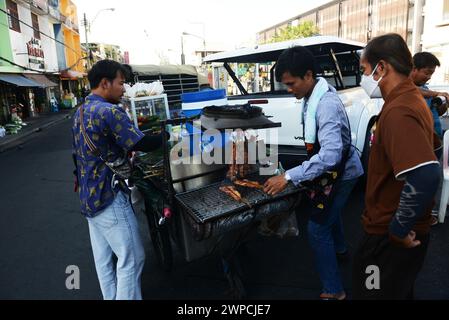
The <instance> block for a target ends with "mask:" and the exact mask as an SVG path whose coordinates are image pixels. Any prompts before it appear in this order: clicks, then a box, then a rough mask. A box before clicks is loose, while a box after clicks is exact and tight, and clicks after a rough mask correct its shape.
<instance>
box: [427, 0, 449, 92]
mask: <svg viewBox="0 0 449 320" xmlns="http://www.w3.org/2000/svg"><path fill="white" fill-rule="evenodd" d="M423 12H424V16H425V19H424V26H423V35H422V49H423V51H429V52H431V53H433V54H434V55H435V56H437V57H438V59H439V60H440V62H441V67H440V68H437V70H436V72H435V75H434V76H433V78H432V84H442V83H445V84H449V37H448V36H447V35H448V34H449V0H427V1H426V4H425V6H424V8H423Z"/></svg>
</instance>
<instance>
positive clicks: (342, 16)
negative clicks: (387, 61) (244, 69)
mask: <svg viewBox="0 0 449 320" xmlns="http://www.w3.org/2000/svg"><path fill="white" fill-rule="evenodd" d="M414 3H415V1H414V0H335V1H331V2H329V3H327V4H325V5H322V6H320V7H317V8H315V9H312V10H310V11H308V12H305V13H302V14H300V15H297V16H295V17H293V18H291V19H289V20H287V21H284V22H281V23H279V24H277V25H275V26H272V27H270V28H267V29H265V30H263V31H261V32H259V33H258V34H257V38H258V42H259V43H264V42H267V41H269V40H270V39H271V38H272V37H273V36H274V35H275V34H278V33H279V31H280V30H281V29H283V28H285V27H287V26H289V25H290V26H296V25H298V24H300V23H302V22H305V21H311V22H313V23H314V24H315V25H316V26H318V28H319V30H320V34H322V35H329V36H337V37H343V38H347V39H351V40H355V41H360V42H368V41H369V40H370V39H372V38H373V37H375V36H377V35H380V34H384V33H387V32H395V33H399V34H400V35H401V36H403V37H404V38H405V39H409V41H410V42H411V40H412V32H413V31H412V26H413V25H412V21H411V18H412V17H413V13H414V7H415V6H414Z"/></svg>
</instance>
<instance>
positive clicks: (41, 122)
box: [0, 109, 76, 153]
mask: <svg viewBox="0 0 449 320" xmlns="http://www.w3.org/2000/svg"><path fill="white" fill-rule="evenodd" d="M75 110H76V109H69V110H61V111H59V112H57V113H44V114H40V115H38V116H37V117H34V118H30V119H26V120H25V121H24V122H25V123H26V124H27V126H25V127H23V128H22V130H20V132H19V133H18V134H14V135H7V136H6V137H3V138H0V153H2V152H5V151H7V150H10V149H13V148H15V147H17V146H19V145H21V144H23V143H25V142H27V141H28V140H29V139H32V138H33V135H34V134H35V133H38V132H41V131H42V130H44V129H45V128H48V127H51V126H53V125H55V124H57V123H59V122H61V121H63V120H65V119H68V118H70V117H71V116H72V114H73V113H74V112H75Z"/></svg>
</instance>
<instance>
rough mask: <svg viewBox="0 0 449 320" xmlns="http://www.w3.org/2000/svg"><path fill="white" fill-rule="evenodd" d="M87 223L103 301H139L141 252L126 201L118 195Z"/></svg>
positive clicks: (139, 242)
mask: <svg viewBox="0 0 449 320" xmlns="http://www.w3.org/2000/svg"><path fill="white" fill-rule="evenodd" d="M87 220H88V222H89V232H90V241H91V244H92V251H93V254H94V260H95V267H96V270H97V275H98V280H99V282H100V287H101V292H102V293H103V298H104V299H105V300H142V293H141V284H140V278H141V275H142V270H143V265H144V263H145V251H144V248H143V245H142V240H141V237H140V234H139V228H138V224H137V219H136V216H135V214H134V210H133V208H132V206H131V203H130V201H129V197H128V196H127V195H126V194H124V193H123V192H119V193H118V194H117V195H116V198H115V200H114V202H113V203H112V204H111V205H110V206H109V207H107V208H106V209H105V210H103V211H102V212H100V213H99V214H98V215H97V216H96V217H94V218H88V219H87ZM113 254H115V255H116V257H117V264H116V265H115V264H114V261H113Z"/></svg>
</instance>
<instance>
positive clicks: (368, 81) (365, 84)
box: [360, 64, 383, 99]
mask: <svg viewBox="0 0 449 320" xmlns="http://www.w3.org/2000/svg"><path fill="white" fill-rule="evenodd" d="M378 67H379V64H377V65H376V67H375V68H374V71H373V73H371V74H370V75H369V76H365V75H362V82H360V86H361V87H362V88H363V89H364V90H365V92H366V93H367V94H368V96H369V97H370V98H373V99H375V98H382V92H381V91H380V88H379V83H380V81H381V80H382V78H383V77H381V78H380V79H379V80H377V81H376V80H374V73H376V70H377V68H378Z"/></svg>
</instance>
